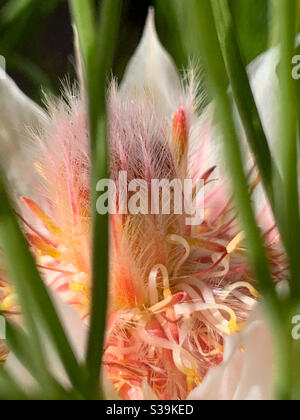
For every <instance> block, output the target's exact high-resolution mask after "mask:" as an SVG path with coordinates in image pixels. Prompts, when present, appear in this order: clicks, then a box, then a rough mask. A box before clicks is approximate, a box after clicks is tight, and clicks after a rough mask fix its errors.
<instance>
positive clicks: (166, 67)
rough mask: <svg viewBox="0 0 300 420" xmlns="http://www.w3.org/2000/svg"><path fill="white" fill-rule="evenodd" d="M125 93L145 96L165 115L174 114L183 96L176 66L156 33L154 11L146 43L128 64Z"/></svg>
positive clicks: (147, 30)
mask: <svg viewBox="0 0 300 420" xmlns="http://www.w3.org/2000/svg"><path fill="white" fill-rule="evenodd" d="M121 91H122V92H124V93H126V94H128V95H131V96H133V97H138V98H143V97H144V96H145V94H146V95H147V97H148V98H151V100H153V102H154V104H155V105H156V106H157V107H159V108H158V109H160V110H161V111H162V112H167V113H169V112H173V111H174V107H175V108H176V104H177V102H178V97H179V96H180V95H181V85H180V79H179V76H178V72H177V70H176V66H175V64H174V62H173V60H172V58H171V57H170V56H169V54H168V53H167V52H166V50H165V49H164V48H163V47H162V45H161V43H160V41H159V39H158V36H157V33H156V30H155V18H154V10H153V9H150V11H149V16H148V19H147V23H146V27H145V30H144V34H143V37H142V40H141V42H140V44H139V46H138V48H137V50H136V52H135V54H134V56H133V57H132V59H131V61H130V62H129V64H128V67H127V69H126V72H125V75H124V78H123V82H122V85H121Z"/></svg>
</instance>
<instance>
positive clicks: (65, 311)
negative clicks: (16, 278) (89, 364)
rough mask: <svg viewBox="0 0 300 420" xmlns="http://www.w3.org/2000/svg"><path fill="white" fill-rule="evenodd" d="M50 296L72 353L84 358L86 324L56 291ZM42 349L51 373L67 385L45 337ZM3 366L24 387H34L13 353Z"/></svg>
mask: <svg viewBox="0 0 300 420" xmlns="http://www.w3.org/2000/svg"><path fill="white" fill-rule="evenodd" d="M51 296H52V300H53V303H54V305H55V308H56V310H57V312H58V315H59V317H60V319H61V322H62V325H63V326H64V329H65V331H66V334H67V336H68V338H69V340H70V343H71V345H72V348H73V350H74V353H75V354H76V356H77V358H78V360H84V354H85V348H86V339H87V326H86V325H85V324H84V323H83V322H82V320H81V319H80V317H79V315H78V314H77V313H76V312H75V311H74V309H73V308H72V307H71V306H70V305H68V304H66V303H64V302H63V301H62V300H61V299H60V297H59V296H58V294H57V293H56V292H53V291H52V292H51ZM44 349H45V355H46V358H47V362H48V366H49V369H50V371H51V373H52V374H53V375H54V377H55V378H56V379H57V380H58V381H59V382H60V383H61V384H62V385H63V386H65V387H68V386H69V380H68V378H67V375H66V373H65V370H64V368H63V366H62V364H61V362H60V360H59V359H58V356H57V354H56V352H55V350H54V349H53V347H52V345H51V344H50V343H49V339H47V337H45V339H44ZM5 367H6V369H7V370H8V371H9V372H10V373H11V375H12V376H13V377H14V378H15V380H16V381H17V382H18V383H19V384H20V385H21V386H22V387H23V388H24V389H26V390H34V389H35V387H36V383H35V380H34V379H33V378H32V377H31V375H30V374H29V373H28V372H27V371H26V369H24V367H23V366H22V365H21V364H20V362H19V361H18V360H17V358H16V357H15V356H14V354H13V353H10V355H9V356H8V359H7V362H6V363H5Z"/></svg>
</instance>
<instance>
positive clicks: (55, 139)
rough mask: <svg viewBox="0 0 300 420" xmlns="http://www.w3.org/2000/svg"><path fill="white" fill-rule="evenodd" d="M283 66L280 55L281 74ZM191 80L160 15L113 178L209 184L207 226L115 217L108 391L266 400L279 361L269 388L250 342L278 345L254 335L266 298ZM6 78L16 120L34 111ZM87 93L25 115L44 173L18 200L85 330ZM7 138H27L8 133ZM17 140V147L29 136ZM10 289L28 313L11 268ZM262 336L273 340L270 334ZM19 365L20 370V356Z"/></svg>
mask: <svg viewBox="0 0 300 420" xmlns="http://www.w3.org/2000/svg"><path fill="white" fill-rule="evenodd" d="M269 59H270V55H267V60H266V61H268V60H269ZM266 61H265V58H264V59H259V61H257V63H256V64H255V65H253V66H252V68H253V73H254V76H253V78H252V80H253V87H254V90H255V84H256V83H257V78H260V77H261V74H262V72H265V71H266V70H265V69H266V67H265V62H266ZM267 64H268V63H267ZM274 67H275V65H274V61H273V60H271V68H272V71H273V70H274ZM268 68H270V66H268ZM265 78H267V76H266V75H265V73H263V79H265ZM187 79H188V82H186V83H184V82H181V81H180V79H179V77H178V73H177V70H176V68H175V66H174V64H173V62H172V60H171V58H170V57H169V56H168V54H167V53H166V51H165V50H164V49H163V48H162V46H161V45H160V43H159V40H158V37H157V35H156V32H155V28H154V18H153V15H152V14H150V17H149V19H148V22H147V25H146V29H145V33H144V35H143V39H142V41H141V44H140V46H139V47H138V50H137V52H136V54H135V55H134V57H133V59H132V61H131V62H130V64H129V66H128V69H127V72H126V75H125V77H124V80H123V82H122V84H121V86H120V87H118V86H117V83H116V82H113V83H112V84H111V87H110V89H109V92H108V103H109V143H110V177H111V179H112V180H117V179H118V176H119V173H120V172H121V171H126V172H127V176H128V178H127V182H128V184H129V182H130V181H131V180H133V179H139V180H143V181H146V182H147V183H148V184H150V183H151V179H158V180H161V179H167V180H172V179H182V180H184V179H192V180H193V181H194V183H195V182H196V180H197V179H202V180H203V183H204V187H203V188H204V189H205V217H204V221H203V223H202V224H201V225H200V226H191V227H189V226H186V224H185V217H186V215H185V214H183V215H178V214H175V212H173V213H171V214H170V215H162V214H158V215H152V214H147V211H145V212H140V214H138V215H132V214H125V215H112V216H111V217H110V222H111V223H110V235H111V249H110V284H109V286H110V296H109V315H108V325H107V332H106V345H105V353H104V357H103V366H104V371H105V374H106V377H107V380H106V382H109V383H110V384H111V386H112V387H113V389H114V391H115V393H116V394H117V395H118V396H119V397H121V398H124V399H142V398H150V397H151V398H158V399H185V398H187V397H188V396H189V395H190V397H191V398H215V397H217V398H220V399H225V398H230V399H231V398H232V399H246V398H268V397H270V396H271V384H272V380H271V375H270V363H271V357H270V355H269V353H268V360H264V361H263V367H264V369H265V370H266V372H264V373H265V375H264V380H263V382H261V376H260V375H258V376H255V374H256V373H257V370H258V369H260V368H262V366H261V364H260V363H259V362H258V363H257V364H256V366H253V363H252V360H250V364H249V362H248V359H251V357H252V354H253V349H251V348H250V349H249V346H250V347H251V346H253V345H254V346H255V349H254V351H255V352H256V351H257V353H258V354H256V357H259V356H261V357H263V350H267V348H266V347H267V346H264V345H263V344H262V343H261V341H260V339H262V341H263V340H267V334H268V333H267V332H265V327H264V325H263V322H262V321H257V320H256V319H255V315H253V317H254V321H253V322H254V324H252V323H250V325H249V326H247V327H246V328H245V324H246V322H247V320H248V318H249V316H250V314H251V312H252V311H253V309H254V307H255V305H256V302H257V299H258V297H259V291H258V290H257V286H256V282H255V279H254V276H253V275H252V273H251V269H250V267H249V264H248V261H247V250H246V249H245V246H244V234H243V232H242V231H241V228H240V226H239V222H238V218H237V214H236V211H235V209H234V207H233V204H232V196H231V192H230V189H229V187H228V183H227V179H226V175H225V172H224V167H223V165H222V163H221V156H220V147H219V145H218V141H217V140H218V139H217V137H216V132H215V130H214V126H213V106H209V107H208V108H207V110H206V111H205V112H203V113H202V115H201V116H200V117H199V115H198V98H197V94H196V92H197V84H196V82H195V80H196V77H195V73H194V72H193V71H190V72H189V74H188V77H187ZM0 83H1V85H0V86H1V89H7V90H8V95H6V97H4V98H3V100H1V107H4V110H6V111H7V110H9V107H10V104H9V103H8V102H6V100H7V98H11V104H12V105H11V107H12V110H13V112H15V111H14V110H15V109H16V107H18V109H20V110H23V105H24V104H25V107H26V108H27V109H28V107H27V104H28V103H29V102H28V100H27V99H25V98H24V97H23V96H21V94H20V93H19V92H18V91H17V90H16V87H15V86H14V85H12V84H11V81H9V79H7V80H6V81H4V82H0ZM16 92H18V93H16ZM84 98H85V94H84V91H83V87H82V86H81V87H80V89H79V91H77V90H76V89H74V90H73V91H72V92H69V93H67V95H65V96H64V98H62V99H60V100H59V101H58V103H56V104H49V106H48V113H47V115H45V114H44V113H43V112H42V111H40V110H38V109H37V108H36V107H35V106H34V105H32V104H31V103H30V110H31V111H30V114H28V113H26V114H23V111H21V113H20V117H19V120H18V121H20V124H19V126H22V127H21V129H22V130H24V131H23V132H25V129H26V127H25V126H29V127H30V131H31V138H32V141H31V143H30V145H26V147H25V148H24V150H25V153H26V162H27V163H26V165H27V167H30V168H31V169H32V171H34V174H33V175H31V176H30V178H31V180H32V184H31V185H30V188H26V191H25V194H24V195H22V196H18V197H17V202H18V204H19V211H18V214H19V218H20V222H21V223H22V225H23V228H24V231H25V233H26V236H27V238H28V241H29V244H30V246H31V249H32V252H33V254H34V255H35V257H36V262H37V265H38V267H39V268H40V270H41V273H42V276H43V278H44V279H45V282H46V284H47V285H48V286H49V287H50V288H51V289H52V290H54V291H55V292H56V293H57V294H58V295H59V297H60V298H59V299H61V300H63V301H64V302H66V303H68V304H69V305H71V306H72V307H73V309H74V310H75V311H76V312H77V313H78V314H79V316H80V318H81V320H80V318H79V317H77V316H76V315H74V316H71V318H72V319H71V322H67V327H70V328H71V329H72V330H73V331H72V332H73V334H74V331H75V335H76V330H78V332H79V331H80V334H81V332H82V331H84V330H85V327H84V325H87V324H88V322H89V307H90V294H91V267H90V265H91V214H90V195H91V194H90V189H89V176H90V156H89V134H88V123H87V110H86V104H85V99H84ZM22 102H23V103H22ZM259 104H260V102H259ZM8 115H9V113H8ZM4 119H5V114H3V113H1V120H0V122H1V124H2V126H4V122H7V121H8V122H9V120H7V119H5V121H4ZM2 120H3V121H2ZM265 121H266V119H265ZM266 123H268V121H266ZM27 128H28V127H27ZM6 132H7V133H8V134H10V135H12V134H14V135H15V132H13V131H11V125H10V124H8V125H7V130H6ZM18 133H19V134H18V136H17V137H15V138H16V140H19V138H20V130H19V128H18ZM1 135H2V132H1ZM215 137H216V138H215ZM17 147H19V143H17ZM22 148H23V145H22ZM26 148H28V149H30V151H29V150H26ZM250 160H251V158H250ZM247 170H248V178H249V184H250V186H251V191H252V193H253V197H254V200H256V204H257V205H256V207H257V209H258V211H257V217H258V221H259V224H260V225H261V227H262V230H263V232H264V238H265V246H266V250H267V252H268V256H269V260H270V263H271V267H272V274H273V277H274V281H275V282H280V281H281V280H283V279H285V270H286V268H287V267H286V261H285V256H284V254H283V252H282V250H281V248H280V243H279V237H278V234H277V230H276V226H274V225H273V220H272V216H271V212H270V210H269V206H268V204H267V203H266V201H265V200H264V199H263V200H262V201H259V200H258V198H260V199H261V197H262V196H263V193H262V191H261V187H260V185H259V182H260V181H259V175H258V173H257V169H256V167H255V165H254V164H253V163H250V164H249V165H248V169H247ZM17 193H18V191H17ZM118 193H120V191H118ZM150 195H151V190H150ZM149 198H150V199H151V197H149ZM258 201H259V202H258ZM145 210H147V209H145ZM144 213H145V214H144ZM0 287H1V295H0V297H1V301H2V309H4V310H5V311H8V312H9V311H11V313H12V314H14V313H16V312H18V308H17V300H16V299H15V295H14V291H13V289H12V288H11V287H10V286H9V279H8V278H7V276H6V275H5V273H3V279H2V280H1V283H0ZM56 299H57V298H56ZM70 311H71V309H70V308H68V309H67V312H68V314H70ZM61 314H62V317H63V314H64V310H63V311H61ZM68 319H69V320H70V317H68ZM74 321H75V323H74ZM70 324H71V325H70ZM244 328H245V330H244ZM241 331H243V332H242V333H241V335H240V334H239V333H240V332H241ZM257 331H258V332H260V333H261V331H264V332H263V336H261V335H260V334H257ZM249 334H250V338H248V337H249ZM82 335H84V334H82ZM75 345H76V346H78V345H80V346H81V347H82V345H84V344H83V343H78V342H77V343H75ZM263 347H264V348H263ZM258 348H260V349H259V350H258ZM224 352H225V353H224ZM223 360H224V361H223ZM243 362H244V363H245V364H244V367H243ZM9 366H10V367H12V369H13V370H15V369H14V366H13V359H12V358H11V360H9V361H8V367H9ZM249 366H251V370H252V372H249ZM256 368H257V369H256ZM231 369H233V373H232V372H231ZM215 381H216V382H217V383H218V389H219V390H218V392H217V390H216V385H215ZM239 382H240V383H239ZM211 387H213V390H214V391H213V394H212V391H211V389H212V388H211ZM215 392H216V393H217V394H215Z"/></svg>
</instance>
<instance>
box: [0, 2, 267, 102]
mask: <svg viewBox="0 0 300 420" xmlns="http://www.w3.org/2000/svg"><path fill="white" fill-rule="evenodd" d="M170 1H171V0H152V1H151V0H124V8H123V18H122V25H121V34H120V37H119V41H118V49H117V54H116V59H115V63H114V69H113V70H114V74H116V75H117V76H118V78H120V77H121V76H122V74H123V71H124V68H125V66H126V63H127V62H128V59H129V58H130V56H131V55H132V53H133V51H134V49H135V48H136V45H137V43H138V41H139V39H140V36H141V34H142V31H143V25H144V22H145V19H146V16H147V11H148V8H149V6H151V5H155V6H156V10H157V13H156V19H157V28H158V32H159V36H160V38H161V40H162V42H163V44H164V45H165V47H166V48H167V49H168V51H169V52H170V53H171V54H172V55H173V57H174V58H175V60H176V62H177V65H178V67H179V69H182V68H184V67H185V66H186V65H187V64H188V58H187V54H186V53H185V47H184V45H183V44H182V42H181V39H180V37H179V35H178V29H179V26H180V25H183V27H184V25H186V24H187V22H186V20H185V16H184V7H185V0H176V1H177V2H178V9H180V10H179V19H178V16H177V19H176V16H173V15H172V13H171V8H170V7H169V2H170ZM255 4H256V0H231V7H232V10H233V11H234V15H235V16H236V17H237V19H236V21H237V22H238V29H239V31H238V32H239V37H240V43H241V46H242V50H243V54H244V57H245V60H246V61H247V62H250V61H251V60H252V59H253V58H254V57H256V56H257V55H258V54H259V53H261V52H262V51H264V50H265V49H266V48H267V45H268V38H267V27H268V0H259V6H260V7H259V8H258V7H255ZM181 7H182V10H181ZM180 20H181V21H180ZM189 24H192V23H189ZM187 42H190V43H195V48H197V44H196V42H197V41H196V40H190V41H189V40H187ZM0 55H3V56H5V58H6V61H7V70H8V73H9V74H10V75H11V76H12V77H13V78H14V80H16V82H17V83H18V85H19V86H20V87H21V89H22V90H23V91H25V92H26V93H27V94H28V95H29V96H30V97H32V98H33V99H35V100H36V101H38V102H40V101H41V98H42V95H41V89H43V91H45V92H47V93H48V94H49V93H54V94H57V93H58V92H59V89H60V86H61V80H62V79H64V78H65V77H66V76H68V77H69V78H70V80H72V79H73V78H74V73H75V72H74V58H73V57H74V53H73V33H72V28H71V22H70V14H69V8H68V2H67V1H66V0H0Z"/></svg>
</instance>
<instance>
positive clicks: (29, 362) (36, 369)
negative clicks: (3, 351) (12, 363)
mask: <svg viewBox="0 0 300 420" xmlns="http://www.w3.org/2000/svg"><path fill="white" fill-rule="evenodd" d="M6 340H7V344H8V347H9V349H10V350H11V351H12V352H13V354H14V355H15V356H16V357H17V359H18V360H19V361H20V363H21V364H22V366H23V367H24V368H25V369H26V370H27V371H28V372H29V373H30V374H31V375H32V377H33V378H34V379H35V380H36V381H37V383H38V384H40V386H41V389H42V390H43V392H44V393H46V394H47V395H48V398H51V397H52V398H53V399H54V397H56V398H59V397H62V396H65V395H66V391H65V390H64V388H63V387H62V386H61V385H60V384H59V383H58V382H57V381H56V380H55V379H54V378H53V376H52V374H50V372H49V371H48V366H47V363H46V362H45V359H44V358H42V359H41V362H39V361H38V360H39V359H40V356H41V354H40V353H38V352H37V351H36V349H35V347H34V345H33V343H32V340H31V337H30V336H29V335H27V334H26V333H25V332H24V331H23V330H21V329H20V328H19V327H17V326H15V325H13V324H12V323H11V322H10V321H9V320H6ZM37 361H38V362H37Z"/></svg>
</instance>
